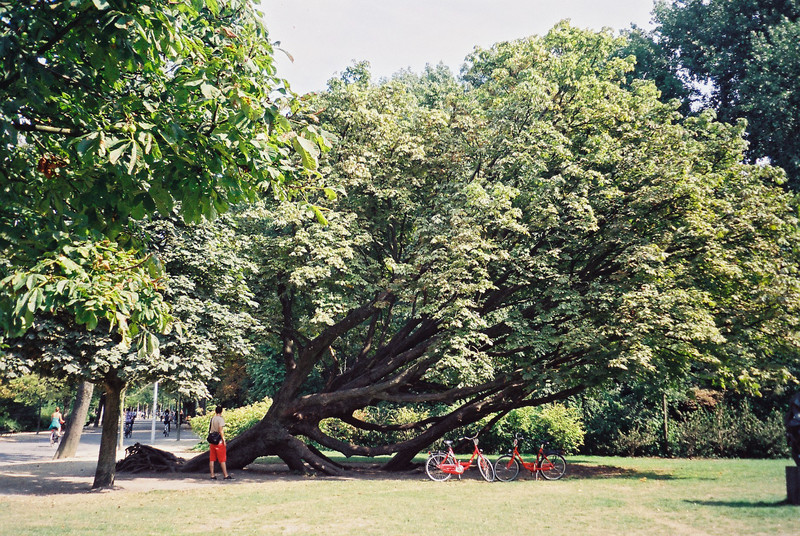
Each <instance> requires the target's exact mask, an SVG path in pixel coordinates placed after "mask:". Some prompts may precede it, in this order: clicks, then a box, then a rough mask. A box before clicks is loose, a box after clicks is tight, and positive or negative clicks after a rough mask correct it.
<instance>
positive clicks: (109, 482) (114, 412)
mask: <svg viewBox="0 0 800 536" xmlns="http://www.w3.org/2000/svg"><path fill="white" fill-rule="evenodd" d="M105 389H106V401H105V409H104V410H103V433H102V436H101V438H100V455H99V456H98V458H97V470H96V471H95V474H94V483H93V484H92V488H93V489H97V488H111V487H114V477H115V476H116V464H117V433H118V429H119V416H120V414H121V412H120V403H121V399H122V392H123V390H124V389H125V382H124V381H122V380H120V379H119V378H108V379H106V381H105Z"/></svg>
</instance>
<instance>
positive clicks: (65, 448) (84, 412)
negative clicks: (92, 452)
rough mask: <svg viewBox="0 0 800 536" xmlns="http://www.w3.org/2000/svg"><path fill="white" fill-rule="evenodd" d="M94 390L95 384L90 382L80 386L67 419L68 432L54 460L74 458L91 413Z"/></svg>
mask: <svg viewBox="0 0 800 536" xmlns="http://www.w3.org/2000/svg"><path fill="white" fill-rule="evenodd" d="M93 391H94V384H93V383H90V382H83V383H82V384H81V385H80V387H78V393H77V396H76V397H75V402H74V403H73V404H72V411H70V413H69V418H68V419H67V432H66V433H65V434H64V437H63V438H62V439H61V443H60V444H59V445H58V450H57V451H56V454H55V456H53V459H54V460H60V459H64V458H72V457H73V456H75V452H77V450H78V444H79V443H80V441H81V434H82V433H83V425H84V424H85V423H86V417H87V416H88V415H89V403H90V402H91V401H92V392H93Z"/></svg>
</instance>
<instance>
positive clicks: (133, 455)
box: [116, 443, 185, 473]
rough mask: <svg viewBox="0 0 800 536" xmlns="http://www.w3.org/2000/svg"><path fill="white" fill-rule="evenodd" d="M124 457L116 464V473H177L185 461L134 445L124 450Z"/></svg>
mask: <svg viewBox="0 0 800 536" xmlns="http://www.w3.org/2000/svg"><path fill="white" fill-rule="evenodd" d="M125 453H126V454H125V457H124V458H123V459H121V460H120V461H118V462H117V466H116V467H117V472H120V473H142V472H145V471H147V472H159V471H170V472H172V473H174V472H176V471H179V470H180V468H181V466H182V465H183V463H184V462H185V460H184V459H183V458H178V457H177V456H175V455H174V454H172V453H171V452H166V451H164V450H159V449H157V448H153V447H150V446H148V445H142V444H141V443H135V444H134V445H131V446H130V447H128V448H126V449H125Z"/></svg>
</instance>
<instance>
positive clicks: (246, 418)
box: [191, 398, 272, 446]
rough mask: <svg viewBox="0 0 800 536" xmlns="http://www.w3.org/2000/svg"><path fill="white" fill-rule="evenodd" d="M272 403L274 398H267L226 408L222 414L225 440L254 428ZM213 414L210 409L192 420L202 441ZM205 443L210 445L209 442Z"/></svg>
mask: <svg viewBox="0 0 800 536" xmlns="http://www.w3.org/2000/svg"><path fill="white" fill-rule="evenodd" d="M271 405H272V400H270V399H269V398H265V399H264V400H261V401H258V402H255V403H253V404H249V405H247V406H243V407H240V408H234V409H230V410H226V411H225V412H224V413H223V415H222V416H223V418H224V419H225V430H224V432H225V441H231V440H232V439H233V438H234V437H236V436H238V435H240V434H241V433H242V432H243V431H244V430H248V429H250V428H252V427H253V426H254V425H255V424H256V423H257V422H258V421H260V420H261V419H262V418H263V417H264V415H265V414H266V413H267V410H268V409H269V407H270V406H271ZM213 416H214V412H213V411H210V412H208V413H207V414H206V415H202V416H198V417H194V418H192V420H191V427H192V432H194V433H195V434H197V436H198V437H200V438H202V439H203V441H201V443H204V441H205V437H206V436H207V435H208V427H209V425H210V423H211V418H212V417H213ZM205 445H206V446H208V444H207V443H205Z"/></svg>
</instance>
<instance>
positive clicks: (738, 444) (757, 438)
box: [672, 401, 789, 458]
mask: <svg viewBox="0 0 800 536" xmlns="http://www.w3.org/2000/svg"><path fill="white" fill-rule="evenodd" d="M674 427H675V430H674V434H673V436H672V440H673V441H674V444H673V445H672V449H673V452H674V453H675V454H677V455H678V456H689V457H700V456H702V457H714V458H716V457H737V458H781V457H785V456H788V453H789V451H788V447H787V445H786V439H785V428H784V425H783V417H782V415H781V412H780V411H779V410H778V409H773V410H772V411H771V412H769V413H768V414H767V415H766V417H764V418H759V417H758V416H757V415H756V414H755V413H754V411H753V408H752V406H751V404H750V403H749V402H748V401H743V402H741V403H739V404H736V405H732V404H720V405H718V406H717V407H716V408H714V409H713V410H698V411H696V412H693V413H691V414H690V415H689V416H688V417H687V418H686V419H685V420H684V421H683V422H679V423H675V424H674Z"/></svg>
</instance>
